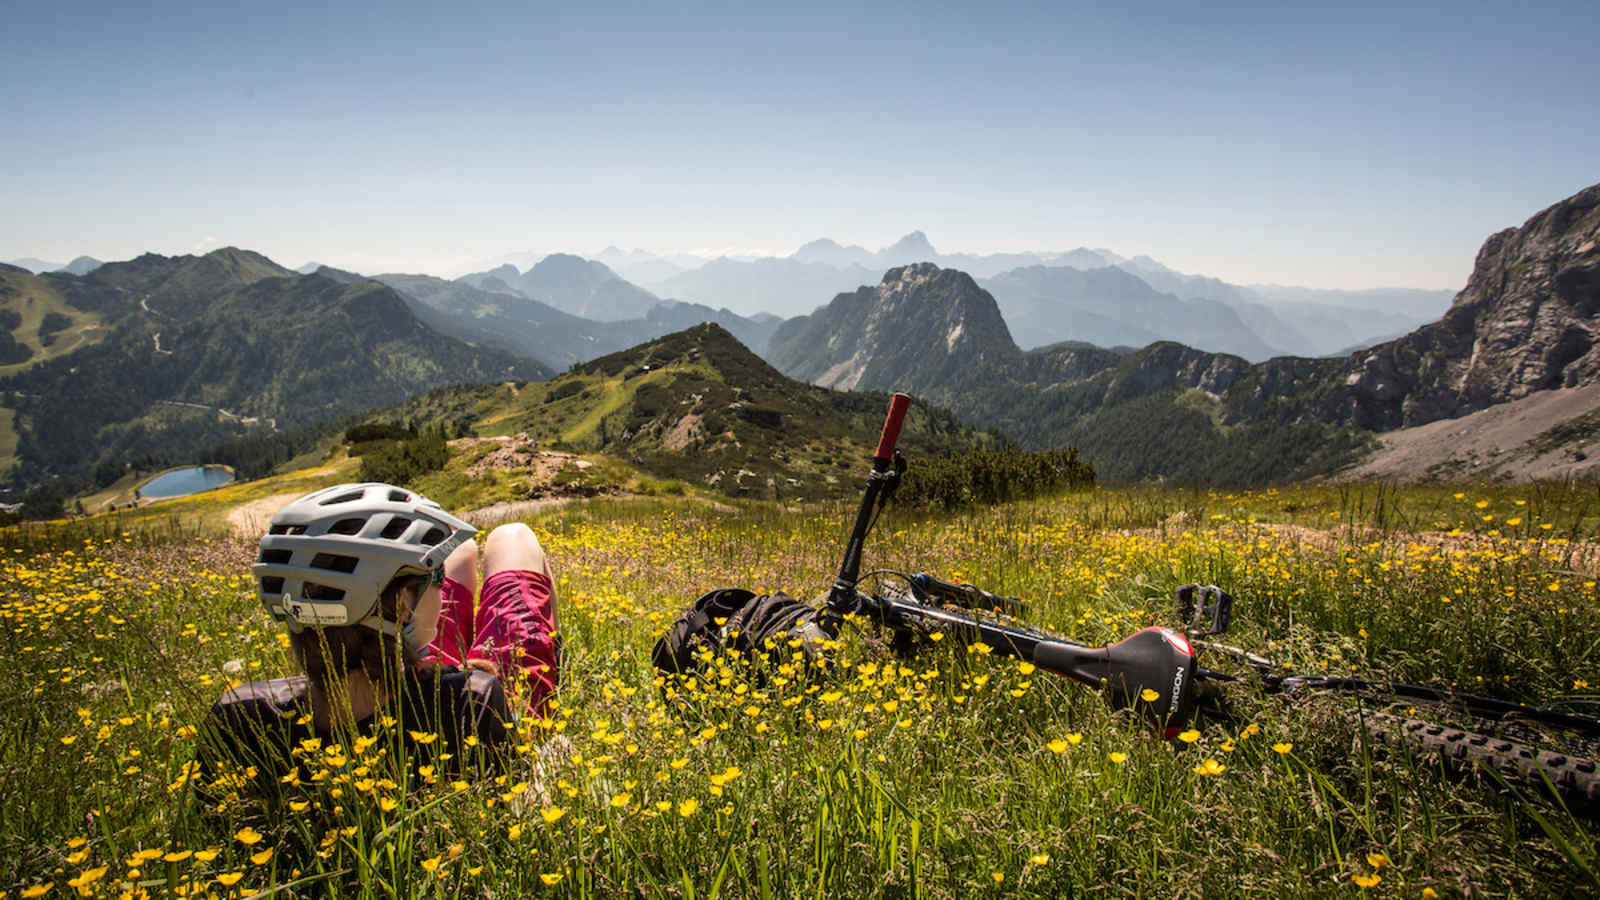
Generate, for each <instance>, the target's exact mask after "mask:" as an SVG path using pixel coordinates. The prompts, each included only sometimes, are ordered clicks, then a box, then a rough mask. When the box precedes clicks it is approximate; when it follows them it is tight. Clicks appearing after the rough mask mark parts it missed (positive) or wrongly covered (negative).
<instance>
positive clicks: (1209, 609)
mask: <svg viewBox="0 0 1600 900" xmlns="http://www.w3.org/2000/svg"><path fill="white" fill-rule="evenodd" d="M1176 599H1177V604H1176V605H1177V609H1176V611H1177V614H1178V623H1179V624H1180V625H1182V626H1183V627H1184V628H1185V629H1187V630H1188V631H1189V632H1190V633H1191V634H1194V635H1195V636H1197V637H1204V636H1206V635H1212V634H1225V633H1226V632H1227V630H1228V625H1229V624H1230V623H1231V622H1232V621H1233V595H1232V594H1230V593H1228V592H1227V591H1225V590H1223V589H1222V588H1219V587H1217V586H1216V585H1214V584H1186V585H1183V586H1182V587H1180V588H1178V590H1177V594H1176Z"/></svg>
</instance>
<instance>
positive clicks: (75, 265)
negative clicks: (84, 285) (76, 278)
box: [9, 256, 105, 275]
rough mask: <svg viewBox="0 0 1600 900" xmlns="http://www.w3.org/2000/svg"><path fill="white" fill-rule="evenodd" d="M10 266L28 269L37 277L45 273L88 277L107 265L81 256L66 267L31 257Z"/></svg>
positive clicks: (16, 261)
mask: <svg viewBox="0 0 1600 900" xmlns="http://www.w3.org/2000/svg"><path fill="white" fill-rule="evenodd" d="M9 264H10V265H13V266H16V267H17V268H19V269H27V270H28V271H29V272H31V273H33V274H35V275H42V274H44V273H45V272H66V273H67V274H68V275H87V274H89V273H90V272H93V271H94V270H95V269H98V268H100V267H101V266H103V265H105V263H103V262H101V261H100V260H98V259H95V258H94V257H92V256H80V257H78V258H77V259H75V260H73V261H72V262H69V263H66V264H65V265H63V264H61V263H52V262H45V261H44V260H42V259H34V258H33V257H31V256H30V257H27V258H25V259H14V260H12V261H11V262H10V263H9Z"/></svg>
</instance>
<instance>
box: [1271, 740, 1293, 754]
mask: <svg viewBox="0 0 1600 900" xmlns="http://www.w3.org/2000/svg"><path fill="white" fill-rule="evenodd" d="M1272 749H1273V751H1275V752H1277V753H1288V752H1289V751H1290V750H1293V749H1294V744H1291V743H1289V742H1288V741H1284V742H1283V743H1281V744H1273V745H1272Z"/></svg>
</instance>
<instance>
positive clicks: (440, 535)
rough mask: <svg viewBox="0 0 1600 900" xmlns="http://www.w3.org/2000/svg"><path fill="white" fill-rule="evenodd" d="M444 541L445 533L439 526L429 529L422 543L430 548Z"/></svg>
mask: <svg viewBox="0 0 1600 900" xmlns="http://www.w3.org/2000/svg"><path fill="white" fill-rule="evenodd" d="M442 540H444V531H443V529H441V528H439V527H438V526H435V527H433V528H429V529H428V533H427V534H425V535H423V536H422V543H423V544H424V545H426V546H429V547H432V546H433V545H434V544H437V543H439V542H440V541H442Z"/></svg>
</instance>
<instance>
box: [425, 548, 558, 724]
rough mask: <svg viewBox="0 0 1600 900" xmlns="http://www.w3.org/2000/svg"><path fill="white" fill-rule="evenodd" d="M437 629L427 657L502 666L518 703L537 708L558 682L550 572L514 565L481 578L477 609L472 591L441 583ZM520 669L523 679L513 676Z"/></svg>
mask: <svg viewBox="0 0 1600 900" xmlns="http://www.w3.org/2000/svg"><path fill="white" fill-rule="evenodd" d="M440 593H441V600H440V606H439V629H438V632H437V633H436V634H435V635H434V638H433V643H431V644H429V645H428V646H427V647H426V648H424V649H423V651H422V658H423V659H424V660H431V661H433V662H436V663H438V664H440V665H447V666H455V667H457V668H462V667H464V666H465V664H466V663H467V662H468V661H469V660H474V659H483V660H488V661H490V662H492V663H494V664H495V667H496V668H497V669H499V671H500V683H501V684H502V685H504V687H505V690H506V693H507V694H508V695H509V697H510V699H512V702H513V704H514V707H515V705H518V704H517V697H518V695H519V694H520V695H522V698H521V704H520V705H521V706H523V708H526V709H531V710H538V709H540V708H541V707H542V706H543V703H544V698H545V696H546V695H547V694H549V693H550V691H551V690H553V689H554V688H555V686H556V644H555V636H554V634H553V632H554V631H555V623H554V621H553V616H552V609H551V596H552V590H551V585H550V578H549V576H547V575H545V574H544V573H543V572H529V571H526V570H520V569H510V570H506V571H503V572H496V573H494V574H493V575H490V576H489V577H488V578H486V579H484V581H483V589H482V590H481V591H480V592H479V594H480V597H479V600H478V603H477V607H476V609H474V607H473V602H472V592H471V591H470V590H468V589H467V586H466V585H464V584H462V583H461V582H459V581H456V580H454V579H452V578H448V577H447V578H445V580H444V584H443V585H441V586H440ZM518 671H520V672H521V673H522V675H523V677H522V678H520V679H519V678H515V677H513V673H515V672H518Z"/></svg>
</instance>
